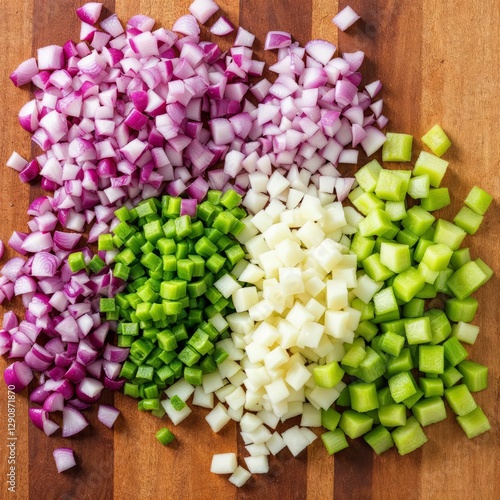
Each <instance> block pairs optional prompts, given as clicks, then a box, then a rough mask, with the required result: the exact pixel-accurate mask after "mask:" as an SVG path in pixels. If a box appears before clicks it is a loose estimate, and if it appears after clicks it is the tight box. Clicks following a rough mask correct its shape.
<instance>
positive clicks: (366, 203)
mask: <svg viewBox="0 0 500 500" xmlns="http://www.w3.org/2000/svg"><path fill="white" fill-rule="evenodd" d="M351 201H352V204H353V205H354V206H355V207H356V208H357V209H358V210H359V211H360V212H361V213H362V214H363V215H365V216H366V215H368V214H369V213H370V212H371V211H372V210H375V209H376V208H379V209H382V210H383V209H384V202H383V201H382V200H381V199H380V198H377V196H375V195H374V194H373V193H363V194H362V195H360V196H358V197H356V199H354V200H351Z"/></svg>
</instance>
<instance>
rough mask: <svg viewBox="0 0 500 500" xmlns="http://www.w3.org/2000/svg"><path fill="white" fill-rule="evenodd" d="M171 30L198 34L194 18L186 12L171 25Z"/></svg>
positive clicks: (191, 34)
mask: <svg viewBox="0 0 500 500" xmlns="http://www.w3.org/2000/svg"><path fill="white" fill-rule="evenodd" d="M172 31H177V32H178V33H182V34H183V35H187V36H196V37H197V36H199V34H200V27H199V26H198V22H197V21H196V18H195V17H194V16H192V15H191V14H186V15H185V16H181V17H179V19H177V21H175V23H174V25H173V26H172Z"/></svg>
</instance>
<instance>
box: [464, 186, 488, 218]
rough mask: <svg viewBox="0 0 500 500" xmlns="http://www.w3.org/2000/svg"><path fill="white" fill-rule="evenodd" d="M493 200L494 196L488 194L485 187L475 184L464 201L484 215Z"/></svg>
mask: <svg viewBox="0 0 500 500" xmlns="http://www.w3.org/2000/svg"><path fill="white" fill-rule="evenodd" d="M492 201H493V197H492V196H491V195H490V194H488V193H487V192H486V191H485V190H484V189H481V188H480V187H478V186H474V187H473V188H472V189H471V190H470V192H469V194H468V195H467V197H466V198H465V202H464V203H465V204H466V205H467V206H468V207H469V208H470V209H471V210H474V212H476V213H477V214H479V215H484V214H485V213H486V210H488V208H489V206H490V205H491V202H492Z"/></svg>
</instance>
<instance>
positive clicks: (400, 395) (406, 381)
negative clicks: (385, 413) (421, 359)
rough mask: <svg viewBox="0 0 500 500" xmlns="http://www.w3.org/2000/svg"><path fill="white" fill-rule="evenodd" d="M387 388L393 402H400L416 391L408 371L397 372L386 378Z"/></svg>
mask: <svg viewBox="0 0 500 500" xmlns="http://www.w3.org/2000/svg"><path fill="white" fill-rule="evenodd" d="M388 384H389V390H390V391H391V396H392V399H393V400H394V402H395V403H401V402H402V401H404V400H405V399H407V398H409V397H410V396H412V395H413V394H415V393H416V392H417V390H416V388H415V386H414V384H413V379H412V377H411V375H410V372H399V373H396V374H395V375H393V376H392V377H390V378H389V380H388Z"/></svg>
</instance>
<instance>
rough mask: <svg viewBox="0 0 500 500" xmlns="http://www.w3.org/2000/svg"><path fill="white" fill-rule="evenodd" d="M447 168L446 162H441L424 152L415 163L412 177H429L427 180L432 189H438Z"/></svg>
mask: <svg viewBox="0 0 500 500" xmlns="http://www.w3.org/2000/svg"><path fill="white" fill-rule="evenodd" d="M447 168H448V162H447V161H446V160H443V159H441V158H439V157H437V156H435V155H433V154H431V153H427V152H426V151H421V152H420V155H419V157H418V158H417V161H416V162H415V167H414V168H413V175H414V176H417V175H424V174H427V175H428V176H429V180H430V183H431V186H432V187H435V188H438V187H439V185H440V184H441V181H442V180H443V177H444V174H445V173H446V170H447Z"/></svg>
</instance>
